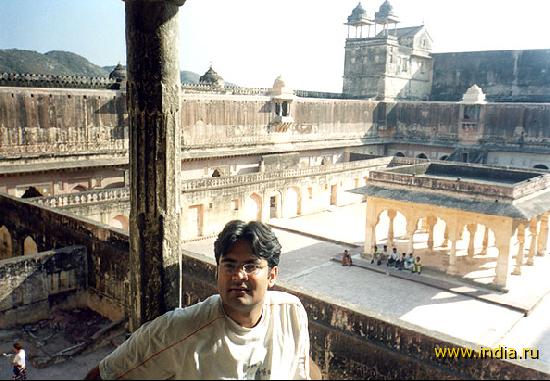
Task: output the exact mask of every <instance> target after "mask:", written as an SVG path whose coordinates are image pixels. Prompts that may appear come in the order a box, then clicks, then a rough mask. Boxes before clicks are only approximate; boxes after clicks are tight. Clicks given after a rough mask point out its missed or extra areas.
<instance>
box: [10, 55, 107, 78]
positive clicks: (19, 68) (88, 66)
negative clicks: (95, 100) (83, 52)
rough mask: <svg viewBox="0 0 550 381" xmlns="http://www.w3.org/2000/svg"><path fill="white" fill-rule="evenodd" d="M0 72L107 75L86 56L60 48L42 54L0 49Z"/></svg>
mask: <svg viewBox="0 0 550 381" xmlns="http://www.w3.org/2000/svg"><path fill="white" fill-rule="evenodd" d="M0 73H20V74H23V73H31V74H45V75H83V76H87V77H106V76H109V73H108V72H105V70H103V69H102V68H101V67H99V66H97V65H94V64H93V63H91V62H90V61H88V60H87V59H86V58H84V57H82V56H79V55H78V54H75V53H71V52H64V51H60V50H54V51H51V52H47V53H44V54H42V53H38V52H35V51H32V50H19V49H5V50H0Z"/></svg>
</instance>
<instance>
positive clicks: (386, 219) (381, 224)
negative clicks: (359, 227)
mask: <svg viewBox="0 0 550 381" xmlns="http://www.w3.org/2000/svg"><path fill="white" fill-rule="evenodd" d="M389 211H390V209H389V208H385V209H383V210H382V211H380V212H379V213H378V214H377V217H376V223H375V227H374V229H375V237H377V241H380V240H384V239H385V240H386V244H391V242H390V241H392V240H395V238H397V237H404V236H405V235H406V234H407V216H406V214H405V213H403V212H402V211H400V210H398V209H393V211H394V212H395V217H394V219H393V228H392V229H390V225H389V223H390V216H389V214H390V213H389ZM389 234H391V235H392V236H393V237H389V236H388V235H389ZM395 245H396V244H395V242H393V246H395ZM390 249H391V247H390Z"/></svg>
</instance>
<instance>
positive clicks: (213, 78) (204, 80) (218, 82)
mask: <svg viewBox="0 0 550 381" xmlns="http://www.w3.org/2000/svg"><path fill="white" fill-rule="evenodd" d="M199 83H200V84H201V85H213V86H222V87H223V86H224V80H223V78H222V77H221V76H220V75H219V74H218V73H216V71H215V70H214V69H212V66H210V69H208V70H207V72H206V73H204V75H203V76H201V77H200V78H199Z"/></svg>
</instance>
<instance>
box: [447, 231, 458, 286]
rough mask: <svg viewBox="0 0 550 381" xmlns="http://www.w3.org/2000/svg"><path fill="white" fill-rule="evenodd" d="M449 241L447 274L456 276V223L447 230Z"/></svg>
mask: <svg viewBox="0 0 550 381" xmlns="http://www.w3.org/2000/svg"><path fill="white" fill-rule="evenodd" d="M449 233H450V234H449V239H450V240H451V251H450V253H449V266H448V267H447V274H449V275H456V274H458V269H457V266H456V263H457V259H456V243H457V241H458V236H459V234H458V226H457V225H456V222H452V225H451V227H450V228H449Z"/></svg>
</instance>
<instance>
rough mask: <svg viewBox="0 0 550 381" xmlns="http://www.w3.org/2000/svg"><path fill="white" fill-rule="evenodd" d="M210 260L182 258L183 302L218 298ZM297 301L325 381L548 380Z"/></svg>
mask: <svg viewBox="0 0 550 381" xmlns="http://www.w3.org/2000/svg"><path fill="white" fill-rule="evenodd" d="M215 271H216V269H215V264H214V263H213V259H210V258H205V257H203V256H199V255H195V254H191V253H186V255H184V256H183V279H184V281H183V296H184V297H183V300H184V302H185V303H186V304H192V303H196V302H197V301H199V300H204V299H206V298H207V297H208V296H210V295H212V294H214V293H216V289H215ZM277 289H278V290H281V291H288V292H291V293H293V294H295V295H297V296H298V297H299V298H300V300H301V301H302V303H303V304H304V307H305V308H306V311H307V313H308V317H309V335H310V340H311V353H312V357H313V360H314V361H315V362H316V363H317V364H318V365H319V366H320V368H321V371H322V373H323V375H324V378H326V379H331V380H335V379H348V380H349V379H352V380H353V379H356V380H365V379H386V380H394V379H400V380H403V379H422V380H424V379H442V380H448V379H464V378H467V379H514V378H517V379H520V378H521V379H527V378H529V379H531V378H534V379H546V378H547V377H548V376H547V375H546V374H543V373H540V372H537V371H535V370H532V369H527V368H522V367H520V366H517V365H515V364H513V363H511V362H506V361H500V360H493V359H483V360H480V359H475V360H464V359H461V360H452V359H436V358H435V354H434V348H435V347H438V346H439V347H445V346H446V347H460V346H463V345H461V343H452V342H451V341H449V339H448V338H438V337H436V336H435V335H434V334H433V333H430V332H422V331H419V330H418V327H405V326H402V325H399V326H398V325H396V324H394V323H391V322H388V321H384V320H382V319H381V318H380V317H372V316H367V315H364V314H362V313H360V312H357V311H355V310H353V309H351V308H349V307H343V306H339V305H338V303H337V301H334V300H331V299H330V298H329V297H327V296H326V295H315V296H313V295H306V294H303V293H302V292H300V291H298V290H294V289H292V288H289V287H288V286H285V285H284V284H281V285H279V286H278V287H277Z"/></svg>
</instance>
